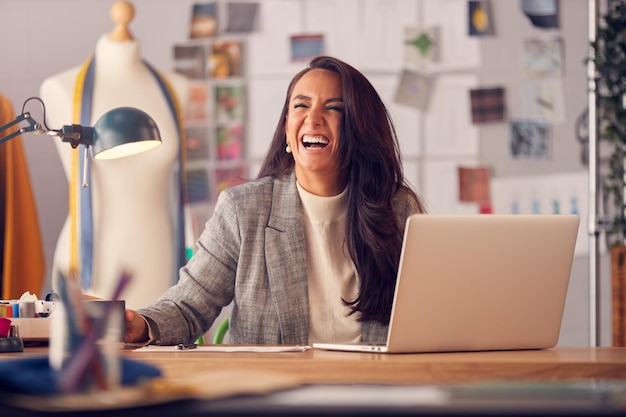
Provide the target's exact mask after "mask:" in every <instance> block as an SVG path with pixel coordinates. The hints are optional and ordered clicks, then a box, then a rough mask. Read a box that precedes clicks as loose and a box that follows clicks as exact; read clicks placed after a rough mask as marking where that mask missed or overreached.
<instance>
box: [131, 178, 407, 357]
mask: <svg viewBox="0 0 626 417" xmlns="http://www.w3.org/2000/svg"><path fill="white" fill-rule="evenodd" d="M394 211H395V214H396V216H397V220H398V222H400V223H401V224H402V225H403V224H404V223H405V221H406V218H407V217H408V216H409V214H411V213H414V212H416V211H417V206H416V204H415V203H414V202H413V201H412V200H411V199H410V198H407V195H406V193H401V195H398V196H397V197H396V198H395V200H394ZM300 213H301V203H300V198H299V196H298V191H297V189H296V181H295V177H294V175H293V174H292V175H288V176H286V177H284V178H282V179H273V178H270V177H266V178H262V179H259V180H256V181H252V182H249V183H245V184H242V185H240V186H236V187H233V188H230V189H227V190H225V191H223V192H222V193H221V194H220V196H219V198H218V202H217V205H216V207H215V211H214V214H213V216H212V217H211V219H210V220H209V221H208V222H207V224H206V227H205V230H204V231H203V232H202V235H201V236H200V238H199V239H198V242H197V248H196V252H195V253H194V255H193V257H192V258H191V259H190V260H189V262H188V263H187V265H186V266H184V267H183V268H181V270H180V277H179V281H178V283H177V284H176V285H174V286H173V287H171V288H170V289H169V290H167V291H166V292H165V294H164V295H163V296H162V297H161V298H160V299H159V300H158V301H156V302H155V303H154V304H152V305H151V306H149V307H147V308H145V309H140V310H138V312H139V313H140V314H142V315H144V316H145V317H146V318H147V319H148V320H149V321H151V322H152V323H153V324H155V325H156V327H157V329H156V330H157V333H158V340H159V343H161V344H166V345H170V344H176V343H181V342H186V343H191V342H193V341H194V340H195V339H196V338H197V337H198V336H199V335H201V334H202V333H204V332H205V331H206V330H207V329H209V327H210V326H211V324H212V323H213V321H214V320H215V318H216V317H217V316H218V314H219V313H220V311H221V309H222V308H223V307H225V306H227V305H228V304H230V303H231V302H233V310H232V314H231V318H230V329H229V342H230V343H241V344H307V343H308V335H309V311H308V309H309V299H308V286H307V276H306V247H305V238H304V227H303V225H302V220H301V215H300ZM402 230H404V229H402ZM386 335H387V326H383V325H381V324H379V323H376V322H365V323H363V324H362V339H363V341H364V342H384V341H385V339H386Z"/></svg>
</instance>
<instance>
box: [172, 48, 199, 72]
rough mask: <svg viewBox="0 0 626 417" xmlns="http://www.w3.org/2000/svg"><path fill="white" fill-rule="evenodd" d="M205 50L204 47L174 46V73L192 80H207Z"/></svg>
mask: <svg viewBox="0 0 626 417" xmlns="http://www.w3.org/2000/svg"><path fill="white" fill-rule="evenodd" d="M205 61H206V52H205V48H204V46H202V45H174V71H175V72H177V73H179V74H182V75H184V76H185V77H187V78H190V79H192V80H194V79H196V80H199V79H203V78H205V66H204V62H205Z"/></svg>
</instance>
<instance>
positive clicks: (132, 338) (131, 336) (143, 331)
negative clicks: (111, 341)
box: [124, 310, 149, 343]
mask: <svg viewBox="0 0 626 417" xmlns="http://www.w3.org/2000/svg"><path fill="white" fill-rule="evenodd" d="M125 316H126V333H125V334H124V341H125V342H126V343H140V342H147V341H148V339H149V336H148V325H147V324H146V321H145V320H144V319H143V317H141V316H140V315H139V314H138V313H137V312H136V311H134V310H126V311H125Z"/></svg>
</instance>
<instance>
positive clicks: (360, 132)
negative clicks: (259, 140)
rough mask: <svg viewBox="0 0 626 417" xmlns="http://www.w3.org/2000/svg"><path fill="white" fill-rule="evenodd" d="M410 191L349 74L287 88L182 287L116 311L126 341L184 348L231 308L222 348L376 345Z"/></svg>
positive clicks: (383, 130) (373, 101) (413, 201)
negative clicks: (252, 175)
mask: <svg viewBox="0 0 626 417" xmlns="http://www.w3.org/2000/svg"><path fill="white" fill-rule="evenodd" d="M417 212H424V207H423V205H422V203H421V201H420V199H419V197H418V196H417V195H416V194H415V192H414V191H413V190H412V189H411V188H410V187H409V186H408V184H407V182H406V180H405V177H404V174H403V170H402V165H401V160H400V151H399V147H398V141H397V138H396V134H395V129H394V127H393V123H392V121H391V118H390V116H389V113H388V111H387V109H386V107H385V105H384V104H383V102H382V100H381V99H380V97H379V95H378V94H377V92H376V90H375V89H374V87H373V86H372V85H371V83H370V82H369V81H368V80H367V79H366V78H365V77H364V76H363V74H361V73H360V72H359V71H357V70H356V69H355V68H353V67H351V66H350V65H348V64H346V63H344V62H342V61H340V60H338V59H335V58H331V57H324V56H322V57H317V58H315V59H313V60H312V61H311V62H310V64H309V65H308V66H307V68H305V69H304V70H302V71H301V72H299V73H298V74H297V75H296V76H295V77H294V78H293V80H292V81H291V83H290V84H289V87H288V90H287V96H286V99H285V104H284V107H283V110H282V113H281V114H280V117H279V120H278V125H277V127H276V131H275V133H274V138H273V140H272V143H271V146H270V149H269V152H268V154H267V156H266V158H265V160H264V162H263V164H262V166H261V169H260V173H259V175H258V177H257V179H256V180H254V181H251V182H248V183H246V184H243V185H240V186H236V187H233V188H230V189H227V190H225V191H223V192H222V193H221V194H220V196H219V198H218V202H217V205H216V207H215V211H214V214H213V216H212V217H211V219H210V220H209V221H208V222H207V224H206V226H205V230H204V231H203V233H202V235H201V236H200V237H199V239H198V241H197V248H196V251H195V253H194V255H193V257H192V258H191V259H190V260H189V262H188V263H187V265H186V266H184V267H183V268H181V270H180V278H179V281H178V283H177V284H176V285H174V286H173V287H171V288H170V289H169V290H168V291H167V292H166V293H165V294H164V295H163V296H162V297H161V298H160V299H159V300H158V301H157V302H155V303H154V304H153V305H151V306H148V307H146V308H144V309H140V310H137V311H133V310H128V311H127V312H126V320H127V322H126V341H127V342H145V343H158V344H164V345H171V344H177V343H190V342H193V341H194V340H196V338H197V337H198V336H200V335H202V334H203V333H204V332H206V331H207V330H208V329H209V328H210V327H211V325H212V324H213V321H214V320H215V318H216V317H217V316H218V315H219V313H220V311H221V309H222V308H223V307H225V306H227V305H229V304H231V303H232V313H231V317H230V329H229V342H230V343H235V344H239V343H241V344H311V343H314V342H359V341H362V342H384V341H385V338H386V335H387V327H388V323H389V317H390V313H391V304H392V299H393V293H394V287H395V281H396V274H397V268H398V262H399V259H400V250H401V245H402V238H403V231H404V224H405V222H406V218H407V217H408V216H409V215H410V214H413V213H417Z"/></svg>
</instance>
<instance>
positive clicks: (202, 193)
mask: <svg viewBox="0 0 626 417" xmlns="http://www.w3.org/2000/svg"><path fill="white" fill-rule="evenodd" d="M185 174H186V175H185V181H186V182H185V185H186V188H187V201H188V202H189V203H190V204H194V203H206V202H208V201H209V198H210V195H211V192H210V188H209V177H208V172H207V171H206V169H190V170H187V172H186V173H185Z"/></svg>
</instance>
